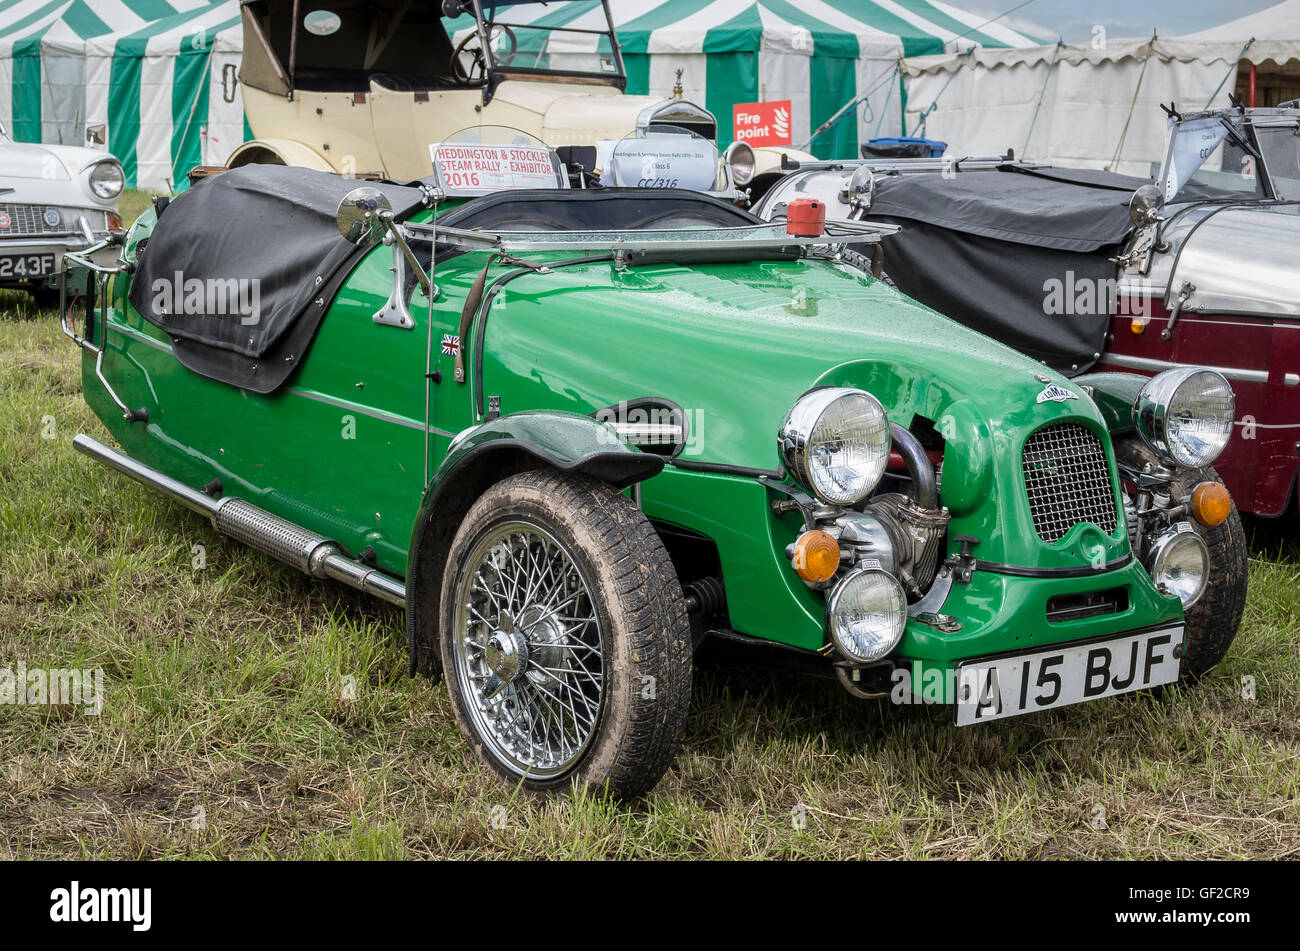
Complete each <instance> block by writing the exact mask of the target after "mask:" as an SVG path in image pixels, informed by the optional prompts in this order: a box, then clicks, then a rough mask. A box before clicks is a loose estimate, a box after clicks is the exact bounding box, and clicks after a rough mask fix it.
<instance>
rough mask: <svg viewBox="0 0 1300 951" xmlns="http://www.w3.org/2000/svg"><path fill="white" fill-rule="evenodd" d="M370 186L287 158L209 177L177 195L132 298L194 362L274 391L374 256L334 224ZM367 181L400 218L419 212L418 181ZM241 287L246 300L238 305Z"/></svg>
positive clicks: (152, 240)
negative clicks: (344, 287) (344, 203)
mask: <svg viewBox="0 0 1300 951" xmlns="http://www.w3.org/2000/svg"><path fill="white" fill-rule="evenodd" d="M359 184H363V183H361V182H357V181H355V180H351V179H345V178H340V177H339V176H337V175H331V174H328V173H326V172H317V171H313V170H311V169H305V168H287V167H285V166H277V165H249V166H245V167H243V168H237V169H232V170H231V171H229V172H223V173H222V174H220V175H214V176H212V177H211V178H207V179H203V180H201V181H200V182H198V183H197V184H196V185H195V186H194V187H193V188H191V189H190V190H189V191H186V192H183V193H182V194H180V195H178V196H177V197H176V198H174V199H172V201H171V203H170V204H169V205H168V206H167V208H166V210H165V212H164V213H163V215H162V216H161V217H160V218H159V220H158V223H157V225H156V226H155V227H154V230H153V234H152V235H150V237H149V242H148V244H147V245H146V247H145V250H144V252H143V253H142V254H141V256H140V261H139V267H138V269H137V271H136V275H135V279H134V280H133V281H132V284H131V293H130V299H131V303H132V305H134V307H135V308H136V309H137V310H138V311H139V312H140V313H141V314H142V315H143V316H144V318H145V319H146V320H148V321H149V322H150V323H152V324H154V325H155V326H157V327H159V328H160V329H162V330H164V331H165V332H166V333H167V335H168V337H170V338H171V342H172V349H173V351H174V352H175V354H176V358H177V359H178V360H180V362H181V363H183V364H184V365H185V366H187V367H189V368H190V369H192V370H194V371H195V372H198V373H202V374H203V375H205V376H211V377H214V378H216V379H220V380H224V381H226V382H229V383H234V384H236V385H238V386H242V387H244V388H245V389H250V390H253V391H255V392H258V393H269V392H270V391H272V390H274V389H275V388H276V387H277V386H279V385H280V384H281V383H282V382H283V381H284V379H285V378H286V377H287V376H288V375H289V374H290V373H292V372H293V370H295V369H297V365H298V362H299V360H300V359H301V357H302V355H303V354H304V353H305V352H306V348H307V345H308V344H310V342H311V338H312V337H313V336H314V335H315V332H316V328H317V327H318V326H319V324H320V320H321V318H322V317H323V316H324V314H325V310H326V308H327V307H328V306H329V302H330V300H331V298H332V297H333V294H334V291H335V290H336V289H337V287H338V285H339V284H340V283H342V281H343V278H345V277H346V276H347V274H348V272H349V271H350V270H351V265H352V264H353V263H354V262H355V260H356V259H357V258H359V257H360V255H361V254H363V253H364V249H362V248H358V247H355V246H354V245H351V244H349V243H348V242H347V241H345V240H343V238H342V236H341V235H340V234H339V232H338V227H337V226H336V224H335V214H336V212H337V209H338V204H339V201H340V200H341V199H342V198H343V196H344V195H346V194H347V193H348V192H350V191H351V190H352V189H354V188H356V187H357V186H358V185H359ZM364 184H371V185H374V186H375V187H376V188H379V189H380V190H381V191H383V192H384V194H386V195H387V196H388V199H389V201H390V202H392V205H393V210H394V211H395V212H396V213H398V214H399V216H404V215H408V214H410V213H412V212H414V211H415V210H416V209H417V208H419V207H420V201H421V197H422V196H421V194H420V191H419V189H418V188H413V187H408V186H403V185H396V184H392V183H387V182H367V183H364ZM232 282H233V283H232ZM250 282H256V283H250ZM232 291H233V292H234V293H235V294H240V295H242V297H240V298H239V299H238V300H236V301H235V302H234V303H232V301H231V292H232ZM178 304H179V305H180V306H179V307H178V306H177V305H178ZM252 304H255V305H256V307H255V310H256V312H255V313H250V311H251V310H253V309H254V308H253V307H251V306H250V305H252ZM210 310H211V311H215V312H209V311H210Z"/></svg>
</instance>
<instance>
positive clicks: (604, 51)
mask: <svg viewBox="0 0 1300 951" xmlns="http://www.w3.org/2000/svg"><path fill="white" fill-rule="evenodd" d="M479 7H480V9H481V10H482V19H483V28H484V30H485V31H486V32H487V34H488V54H489V56H490V57H491V61H492V62H491V66H492V69H493V70H495V71H498V72H509V73H517V72H536V73H548V72H555V73H565V74H572V73H589V74H592V75H595V76H601V77H602V78H606V79H608V78H616V77H621V76H622V75H623V67H622V62H621V61H620V59H619V55H618V51H617V47H616V44H615V42H614V29H613V26H612V24H611V23H610V22H609V17H608V15H607V14H606V11H605V6H604V4H601V3H593V2H591V0H549V2H545V3H543V2H539V0H482V2H481V3H480V4H479ZM474 29H476V24H475V22H474V19H473V18H472V17H470V16H468V15H465V16H461V17H458V18H457V19H455V20H452V21H449V22H448V32H450V33H451V34H452V40H453V42H454V43H459V42H460V41H461V39H463V37H464V36H465V35H466V34H467V33H469V32H470V31H472V30H474Z"/></svg>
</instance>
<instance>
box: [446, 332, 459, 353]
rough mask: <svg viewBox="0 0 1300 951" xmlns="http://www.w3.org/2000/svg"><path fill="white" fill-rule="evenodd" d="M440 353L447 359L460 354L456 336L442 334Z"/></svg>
mask: <svg viewBox="0 0 1300 951" xmlns="http://www.w3.org/2000/svg"><path fill="white" fill-rule="evenodd" d="M442 352H443V354H444V355H446V356H449V357H454V356H455V355H456V354H458V353H460V337H459V336H458V335H457V334H443V335H442Z"/></svg>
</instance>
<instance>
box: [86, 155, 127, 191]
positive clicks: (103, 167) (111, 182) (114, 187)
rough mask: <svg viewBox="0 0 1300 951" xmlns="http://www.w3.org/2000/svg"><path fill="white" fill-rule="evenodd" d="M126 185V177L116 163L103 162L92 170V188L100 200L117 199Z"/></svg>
mask: <svg viewBox="0 0 1300 951" xmlns="http://www.w3.org/2000/svg"><path fill="white" fill-rule="evenodd" d="M125 185H126V176H125V175H123V174H122V166H120V165H118V164H117V163H116V162H113V161H103V162H100V163H99V164H98V165H96V166H95V167H94V168H92V169H91V170H90V188H91V190H92V191H93V192H94V193H95V194H96V195H98V196H99V197H100V198H103V199H105V200H107V199H110V198H116V197H117V196H118V195H120V194H122V188H123V187H124V186H125Z"/></svg>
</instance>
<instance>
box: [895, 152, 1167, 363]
mask: <svg viewBox="0 0 1300 951" xmlns="http://www.w3.org/2000/svg"><path fill="white" fill-rule="evenodd" d="M1143 184H1146V182H1145V180H1144V179H1137V178H1131V177H1129V176H1124V175H1115V174H1112V173H1109V172H1099V171H1083V170H1074V169H1054V168H1046V169H1026V168H1023V167H1017V166H1011V165H1008V166H1004V167H1002V168H1000V169H998V170H996V171H970V172H960V171H959V172H956V173H953V174H951V175H947V176H945V175H944V174H941V173H934V174H906V175H892V176H883V177H881V178H880V179H878V188H877V193H876V198H875V200H874V202H873V203H872V206H871V218H872V219H873V220H875V219H879V220H884V221H887V222H890V223H893V224H897V225H900V226H902V231H901V232H899V233H898V234H896V235H892V236H890V237H888V238H886V239H885V241H884V249H885V272H886V273H887V274H888V275H889V277H890V278H892V279H893V280H894V282H895V283H896V284H897V285H898V287H899V289H900V290H901V291H903V293H905V294H907V295H908V296H910V297H914V298H916V299H917V300H919V301H921V302H922V303H924V304H926V305H928V306H930V307H933V308H934V309H935V310H937V311H939V312H940V313H942V314H946V315H947V316H949V317H951V318H953V319H954V320H957V321H959V322H960V323H963V324H965V325H967V326H969V327H972V328H974V329H976V330H979V331H981V332H983V333H986V334H988V335H989V336H990V337H993V338H995V339H997V340H1001V341H1002V342H1004V343H1006V344H1008V345H1010V346H1012V347H1014V348H1016V349H1017V350H1020V351H1021V352H1023V353H1026V354H1028V355H1029V356H1032V357H1034V358H1035V359H1038V360H1041V361H1043V362H1044V363H1046V364H1048V365H1049V366H1051V367H1053V368H1054V369H1056V370H1059V371H1061V372H1063V373H1067V374H1073V373H1078V372H1083V371H1084V370H1086V369H1087V368H1088V367H1090V366H1092V364H1093V363H1095V362H1096V356H1095V354H1098V353H1100V352H1101V351H1102V349H1103V343H1104V341H1105V336H1106V331H1107V327H1108V325H1109V318H1110V308H1109V307H1108V306H1105V305H1106V303H1107V301H1106V298H1105V297H1104V296H1103V298H1102V306H1101V308H1100V310H1101V312H1096V311H1094V312H1091V313H1086V314H1078V313H1072V312H1068V311H1073V310H1074V309H1075V308H1074V307H1072V306H1067V312H1066V313H1048V312H1047V309H1048V307H1049V299H1050V297H1051V292H1052V290H1053V289H1054V288H1055V287H1056V286H1058V285H1059V288H1060V297H1059V298H1058V299H1059V300H1061V301H1062V302H1063V303H1064V302H1065V300H1066V299H1067V298H1068V299H1069V300H1071V301H1073V300H1075V299H1076V293H1075V292H1076V291H1077V290H1078V289H1080V288H1083V287H1084V286H1085V284H1084V282H1091V291H1092V292H1094V294H1095V291H1096V290H1097V288H1098V287H1099V286H1102V285H1099V284H1098V283H1097V282H1100V281H1106V280H1108V279H1113V278H1114V277H1115V276H1116V273H1117V272H1116V267H1115V265H1114V264H1113V263H1112V262H1111V261H1110V260H1109V259H1110V258H1111V257H1113V256H1114V255H1115V254H1116V253H1117V252H1118V250H1119V246H1120V244H1121V243H1122V242H1123V241H1124V240H1125V238H1126V237H1127V236H1128V234H1129V231H1130V229H1131V228H1132V224H1131V222H1130V220H1129V211H1128V203H1129V200H1130V198H1131V197H1132V195H1133V192H1134V190H1136V189H1137V187H1138V186H1139V185H1143ZM1052 282H1058V285H1053V284H1052Z"/></svg>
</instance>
